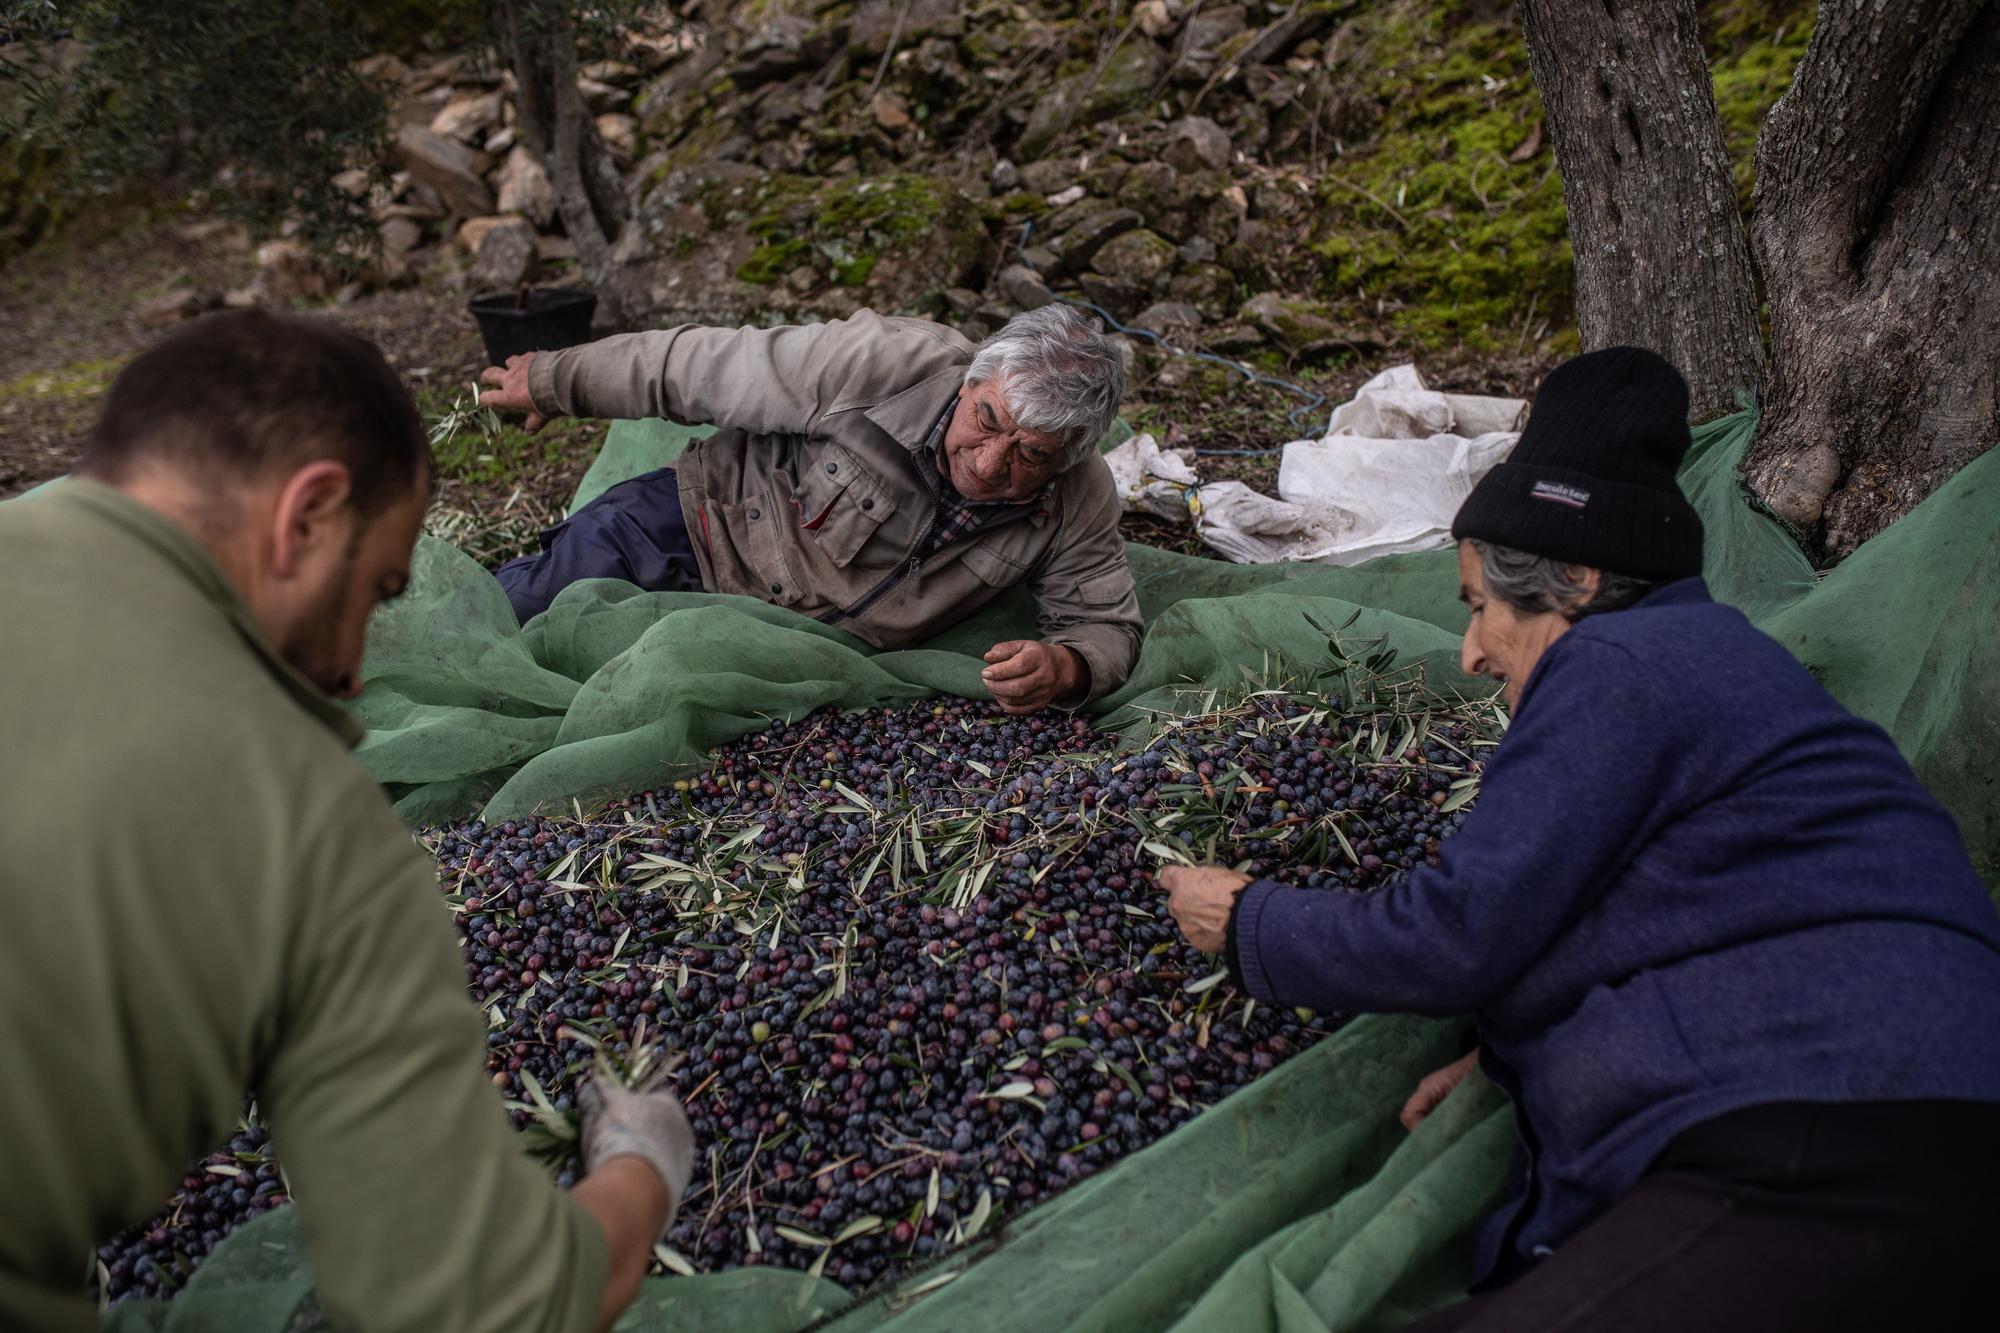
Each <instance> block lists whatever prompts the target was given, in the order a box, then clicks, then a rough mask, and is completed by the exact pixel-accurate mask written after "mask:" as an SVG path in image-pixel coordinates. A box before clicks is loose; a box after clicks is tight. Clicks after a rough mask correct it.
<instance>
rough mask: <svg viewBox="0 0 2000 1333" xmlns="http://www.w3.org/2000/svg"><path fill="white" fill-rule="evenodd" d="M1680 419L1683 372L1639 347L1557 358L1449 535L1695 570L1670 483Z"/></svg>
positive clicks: (1679, 446)
mask: <svg viewBox="0 0 2000 1333" xmlns="http://www.w3.org/2000/svg"><path fill="white" fill-rule="evenodd" d="M1687 419H1688V388H1687V381H1686V380H1684V379H1682V378H1681V375H1680V372H1679V371H1677V370H1675V369H1674V368H1673V367H1672V366H1670V365H1668V364H1667V362H1666V361H1665V360H1664V359H1663V358H1662V357H1660V356H1659V355H1658V354H1657V353H1654V352H1649V351H1647V350H1646V349H1645V348H1643V347H1607V348H1605V349H1604V350H1602V351H1598V352H1589V353H1586V354H1585V355H1583V356H1579V357H1577V358H1576V359H1575V360H1573V361H1569V362H1567V363H1565V364H1563V365H1561V366H1558V367H1557V368H1556V369H1555V370H1554V371H1553V372H1551V373H1550V375H1549V377H1548V378H1547V379H1546V380H1543V381H1542V388H1541V392H1540V393H1538V394H1537V395H1535V406H1534V410H1533V411H1532V412H1530V413H1529V414H1528V424H1527V426H1526V427H1525V428H1524V429H1523V430H1522V431H1521V439H1520V442H1519V443H1518V444H1516V445H1515V446H1514V452H1513V453H1511V454H1509V455H1508V456H1507V461H1506V462H1504V463H1502V464H1500V465H1499V466H1498V467H1496V468H1494V469H1493V470H1492V471H1491V472H1489V473H1487V474H1486V475H1485V476H1484V477H1482V478H1481V479H1480V481H1479V484H1478V485H1477V486H1475V487H1473V488H1472V494H1471V495H1469V496H1467V497H1466V500H1465V503H1464V504H1463V505H1461V506H1460V507H1459V511H1458V517H1457V518H1455V519H1453V520H1452V524H1451V535H1452V536H1453V537H1454V538H1457V539H1459V540H1463V539H1465V538H1468V537H1476V538H1478V539H1479V540H1481V541H1487V542H1493V543H1495V544H1496V545H1500V546H1511V547H1513V548H1514V549H1515V550H1517V551H1526V552H1528V553H1529V554H1531V555H1543V556H1548V557H1549V558H1550V559H1552V560H1561V561H1564V562H1565V563H1567V564H1572V565H1588V566H1590V567H1592V568H1593V569H1601V570H1603V571H1605V572H1606V573H1608V574H1626V575H1630V576H1632V577H1634V578H1643V579H1653V580H1657V581H1660V582H1666V581H1669V580H1673V579H1681V578H1688V577H1691V576H1693V575H1696V574H1699V573H1701V518H1700V516H1698V515H1697V514H1696V513H1695V512H1694V506H1693V505H1691V504H1689V503H1688V501H1687V497H1686V496H1685V495H1682V494H1681V488H1680V485H1679V483H1677V482H1676V481H1675V480H1674V473H1675V471H1676V469H1678V468H1679V467H1680V462H1681V459H1682V457H1684V456H1685V455H1686V454H1687V451H1688V444H1689V437H1688V420H1687Z"/></svg>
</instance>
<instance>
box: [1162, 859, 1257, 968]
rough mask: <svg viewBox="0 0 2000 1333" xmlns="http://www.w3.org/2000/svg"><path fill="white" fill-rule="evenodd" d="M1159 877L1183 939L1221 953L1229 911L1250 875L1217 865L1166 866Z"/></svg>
mask: <svg viewBox="0 0 2000 1333" xmlns="http://www.w3.org/2000/svg"><path fill="white" fill-rule="evenodd" d="M1159 880H1160V887H1161V888H1163V889H1165V890H1166V891H1167V910H1168V911H1170V912H1172V913H1173V914H1174V920H1175V921H1176V922H1178V923H1179V925H1180V928H1181V934H1183V935H1185V936H1187V942H1188V943H1189V944H1192V945H1193V946H1194V947H1195V948H1197V949H1199V950H1201V951H1202V952H1203V953H1221V952H1222V949H1223V946H1224V945H1225V944H1227V943H1228V942H1229V913H1230V911H1231V910H1232V909H1233V908H1234V907H1235V906H1236V895H1237V894H1239V893H1241V892H1243V886H1244V885H1246V884H1248V883H1249V882H1250V877H1249V876H1248V875H1246V874H1243V873H1242V872H1241V871H1236V870H1224V869H1223V868H1222V867H1221V866H1168V867H1166V868H1165V869H1163V870H1162V871H1160V874H1159Z"/></svg>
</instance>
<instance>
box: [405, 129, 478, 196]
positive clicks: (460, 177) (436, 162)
mask: <svg viewBox="0 0 2000 1333" xmlns="http://www.w3.org/2000/svg"><path fill="white" fill-rule="evenodd" d="M396 147H397V150H398V154H399V156H400V157H401V159H402V162H403V165H404V166H405V167H407V168H408V169H409V172H410V174H411V175H412V176H413V177H415V178H416V179H417V180H418V181H420V182H422V183H423V184H424V185H426V186H428V187H429V188H430V189H431V190H432V191H433V192H435V193H436V195H437V197H438V199H439V201H440V202H441V203H442V204H443V206H444V207H445V208H446V209H447V210H448V211H450V212H452V213H455V214H457V215H458V216H460V217H479V216H482V215H484V214H488V213H491V212H492V211H493V191H491V190H490V189H488V188H487V186H486V181H485V179H484V176H483V173H484V172H485V170H486V165H487V164H486V162H485V160H484V158H485V155H484V154H481V153H475V152H473V151H472V150H471V149H469V148H467V147H466V146H465V145H463V144H461V143H457V142H455V141H453V140H451V139H446V138H443V137H441V136H439V135H436V134H432V133H431V132H430V131H428V130H424V129H418V128H416V127H415V126H405V127H404V128H403V130H402V131H401V132H400V133H399V134H398V135H397V136H396Z"/></svg>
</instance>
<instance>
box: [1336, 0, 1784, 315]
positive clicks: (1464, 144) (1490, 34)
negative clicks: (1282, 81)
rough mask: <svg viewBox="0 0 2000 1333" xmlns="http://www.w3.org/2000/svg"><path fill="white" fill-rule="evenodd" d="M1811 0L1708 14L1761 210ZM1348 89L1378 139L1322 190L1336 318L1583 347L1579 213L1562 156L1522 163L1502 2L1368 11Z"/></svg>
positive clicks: (1524, 112)
mask: <svg viewBox="0 0 2000 1333" xmlns="http://www.w3.org/2000/svg"><path fill="white" fill-rule="evenodd" d="M1812 9H1813V6H1812V4H1811V0H1712V2H1711V3H1709V4H1706V5H1704V6H1703V11H1704V21H1705V23H1706V24H1707V25H1708V27H1707V30H1708V32H1709V34H1710V39H1711V47H1710V52H1711V55H1712V56H1713V57H1714V68H1715V77H1716V97H1717V103H1718V107H1719V109H1720V111H1721V114H1722V121H1723V127H1724V131H1725V133H1726V134H1727V135H1728V136H1729V142H1730V147H1731V150H1732V153H1733V154H1734V155H1735V163H1736V170H1737V184H1738V186H1739V188H1740V189H1741V190H1742V191H1743V196H1744V198H1745V199H1746V201H1747V199H1748V192H1749V184H1750V174H1749V173H1750V171H1751V150H1752V147H1753V145H1754V142H1755V138H1756V133H1757V130H1758V128H1759V127H1760V126H1761V124H1762V121H1763V117H1764V115H1765V113H1766V112H1767V111H1768V110H1769V108H1770V105H1771V103H1772V102H1774V101H1775V100H1776V99H1777V98H1778V97H1779V96H1780V95H1781V94H1782V93H1783V92H1784V90H1785V88H1786V87H1787V86H1788V85H1789V83H1790V80H1791V74H1792V69H1793V66H1794V65H1796V63H1797V60H1798V57H1799V56H1800V55H1801V54H1802V53H1803V51H1804V49H1805V43H1806V41H1807V39H1808V36H1809V32H1808V28H1809V20H1810V15H1811V12H1812ZM1349 36H1350V40H1348V41H1347V42H1346V43H1344V44H1343V47H1342V51H1343V55H1342V58H1341V61H1340V64H1339V67H1338V68H1336V69H1335V70H1333V71H1332V78H1333V80H1334V81H1335V82H1341V81H1343V80H1351V81H1352V82H1353V83H1354V84H1355V85H1357V86H1361V87H1365V88H1367V89H1368V90H1369V91H1370V93H1371V94H1372V96H1373V98H1374V100H1375V103H1376V105H1377V106H1378V107H1379V108H1380V115H1379V118H1378V119H1377V121H1376V123H1375V125H1374V126H1373V129H1372V132H1371V133H1369V134H1368V135H1367V136H1366V137H1365V138H1364V139H1361V140H1360V141H1359V142H1355V143H1351V144H1349V145H1348V146H1347V151H1346V152H1345V154H1344V155H1343V156H1341V157H1339V158H1337V159H1336V160H1335V161H1333V162H1332V163H1331V164H1330V165H1329V166H1328V168H1327V169H1326V171H1325V172H1324V173H1323V175H1322V176H1321V178H1320V181H1319V188H1318V195H1319V199H1320V201H1321V205H1322V207H1321V209H1320V212H1319V214H1318V216H1317V219H1316V226H1315V229H1314V237H1313V250H1314V252H1315V254H1316V255H1317V256H1318V258H1319V260H1320V262H1321V270H1320V274H1319V289H1320V291H1321V293H1322V294H1323V295H1324V296H1325V297H1326V298H1327V299H1328V300H1329V301H1331V302H1333V303H1335V309H1336V312H1337V313H1341V314H1344V315H1346V316H1349V317H1353V318H1357V319H1364V320H1376V321H1380V320H1384V319H1386V321H1387V323H1388V324H1389V325H1390V326H1391V328H1392V329H1393V330H1394V331H1395V332H1396V333H1397V334H1398V335H1400V337H1401V338H1402V339H1403V340H1405V341H1406V342H1407V343H1409V344H1410V345H1411V346H1412V348H1413V349H1416V350H1426V349H1437V348H1442V347H1448V346H1454V345H1463V346H1466V347H1469V348H1472V349H1474V350H1477V351H1481V352H1486V353H1499V352H1509V351H1513V350H1515V349H1517V348H1519V347H1520V346H1521V345H1522V343H1523V340H1524V338H1526V337H1530V336H1532V334H1533V333H1534V332H1535V330H1536V329H1538V328H1540V326H1541V325H1542V324H1543V323H1544V321H1547V323H1548V325H1549V330H1550V332H1549V337H1550V338H1551V339H1552V340H1553V343H1554V346H1555V348H1556V349H1557V350H1560V349H1561V348H1562V347H1564V346H1568V345H1573V344H1574V340H1575V334H1574V330H1573V329H1571V328H1570V326H1569V321H1570V319H1571V318H1572V304H1573V291H1574V284H1573V277H1572V273H1571V251H1570V245H1569V234H1568V219H1567V215H1566V213H1565V212H1564V209H1563V199H1562V182H1561V180H1560V178H1559V177H1558V176H1557V174H1556V170H1555V160H1554V155H1553V153H1552V152H1551V151H1550V149H1549V148H1548V147H1546V146H1544V147H1543V148H1542V149H1541V150H1540V151H1539V152H1537V153H1536V154H1534V155H1533V156H1532V157H1530V158H1528V160H1527V161H1525V162H1519V163H1517V162H1512V161H1510V160H1509V158H1510V155H1511V154H1512V153H1513V152H1514V151H1515V150H1516V149H1517V148H1518V147H1520V146H1521V145H1522V144H1523V143H1524V142H1526V141H1527V140H1528V139H1529V137H1530V136H1531V134H1532V133H1533V132H1534V129H1535V127H1536V126H1537V125H1538V124H1540V123H1541V121H1542V116H1543V112H1542V105H1541V98H1540V96H1539V95H1538V94H1537V93H1536V91H1535V87H1534V81H1533V77H1532V75H1531V74H1530V72H1529V69H1528V58H1527V48H1526V45H1525V44H1524V42H1523V40H1522V38H1521V34H1520V30H1519V28H1518V26H1517V25H1516V23H1515V22H1514V19H1513V17H1512V15H1511V12H1510V11H1509V8H1508V7H1507V6H1504V5H1501V4H1498V3H1495V2H1493V0H1391V3H1387V4H1382V5H1378V6H1375V7H1374V8H1372V9H1370V10H1369V11H1367V12H1366V13H1363V14H1359V15H1356V16H1355V18H1354V21H1353V28H1352V30H1351V32H1350V34H1349Z"/></svg>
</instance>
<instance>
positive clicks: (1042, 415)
mask: <svg viewBox="0 0 2000 1333" xmlns="http://www.w3.org/2000/svg"><path fill="white" fill-rule="evenodd" d="M999 377H1004V379H1005V384H1004V386H1003V388H1002V389H1001V396H1002V397H1003V398H1005V400H1006V403H1007V410H1008V411H1009V412H1011V413H1013V415H1014V421H1015V423H1016V424H1017V425H1020V426H1022V427H1025V428H1026V429H1028V430H1033V431H1040V432H1042V433H1043V434H1046V435H1053V436H1055V437H1056V438H1057V439H1059V440H1061V441H1062V443H1063V451H1064V457H1063V466H1064V467H1066V468H1067V467H1074V466H1075V465H1076V464H1078V463H1080V462H1082V461H1083V460H1084V459H1086V458H1088V457H1090V455H1091V454H1093V453H1095V452H1096V451H1097V442H1098V441H1099V440H1101V439H1103V438H1104V433H1105V432H1106V431H1108V430H1110V429H1111V423H1112V422H1113V421H1114V420H1116V419H1117V417H1118V404H1119V402H1120V401H1121V400H1123V398H1124V397H1125V362H1124V361H1123V360H1122V359H1121V358H1120V357H1119V355H1118V349H1117V348H1116V347H1114V346H1113V345H1112V343H1111V340H1110V339H1109V338H1107V337H1105V336H1104V331H1103V329H1102V328H1101V327H1099V325H1098V323H1097V321H1096V320H1094V319H1091V318H1089V317H1087V316H1086V315H1084V314H1083V313H1082V312H1080V311H1078V310H1076V309H1075V308H1073V307H1071V306H1066V305H1063V304H1061V303H1060V302H1051V303H1050V304H1048V305H1045V306H1040V307H1037V308H1036V309H1034V310H1028V311H1023V312H1022V313H1021V314H1018V315H1016V316H1014V318H1012V319H1010V320H1008V321H1007V322H1006V324H1005V325H1003V326H1002V327H1001V329H1000V331H999V332H998V333H996V334H994V335H993V336H992V337H990V338H988V339H987V340H986V341H985V342H983V343H981V344H979V350H978V351H977V352H975V353H973V355H972V366H971V368H970V369H968V370H967V371H966V372H965V382H966V383H967V384H985V383H986V382H987V381H989V380H992V379H995V378H999Z"/></svg>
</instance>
